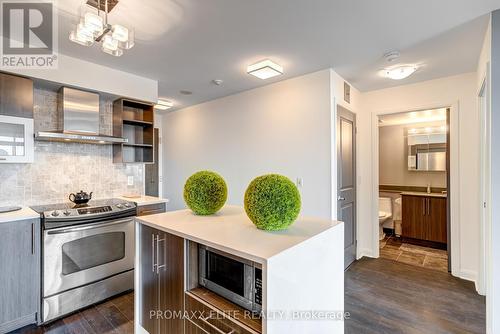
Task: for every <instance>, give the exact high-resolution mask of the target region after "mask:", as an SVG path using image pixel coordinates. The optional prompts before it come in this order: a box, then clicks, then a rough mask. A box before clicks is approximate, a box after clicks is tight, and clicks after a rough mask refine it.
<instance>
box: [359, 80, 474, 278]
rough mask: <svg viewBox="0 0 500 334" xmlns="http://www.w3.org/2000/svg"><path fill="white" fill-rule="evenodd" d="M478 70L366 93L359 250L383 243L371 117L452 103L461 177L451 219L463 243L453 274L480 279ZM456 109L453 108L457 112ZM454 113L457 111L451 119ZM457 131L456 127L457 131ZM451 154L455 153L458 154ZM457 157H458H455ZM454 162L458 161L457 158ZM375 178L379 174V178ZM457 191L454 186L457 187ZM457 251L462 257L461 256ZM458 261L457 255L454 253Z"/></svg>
mask: <svg viewBox="0 0 500 334" xmlns="http://www.w3.org/2000/svg"><path fill="white" fill-rule="evenodd" d="M476 80H477V77H476V73H469V74H463V75H458V76H453V77H448V78H442V79H437V80H431V81H426V82H421V83H417V84H411V85H404V86H399V87H394V88H389V89H383V90H377V91H372V92H368V93H364V94H363V96H362V103H363V105H362V108H361V114H360V117H359V118H358V151H360V154H359V155H358V166H359V168H358V175H359V179H358V194H359V195H360V197H361V198H360V202H359V204H360V208H362V209H360V211H359V215H358V226H359V230H360V233H359V239H358V242H359V244H360V246H359V249H360V250H361V251H362V252H363V253H364V254H365V255H368V256H373V255H374V254H373V253H374V252H375V250H376V249H378V245H377V244H375V242H376V239H375V238H373V235H374V233H376V231H374V227H375V224H374V223H373V221H374V218H373V217H372V215H373V212H374V210H373V208H372V206H373V203H374V199H373V198H372V192H373V184H374V182H375V181H376V180H374V175H372V171H373V170H374V168H376V167H375V166H374V165H373V161H374V157H373V156H372V142H371V140H372V117H373V114H375V113H381V112H402V111H410V110H419V109H422V108H428V107H438V106H441V107H443V106H452V105H455V106H456V108H457V109H458V110H457V111H456V112H458V119H457V121H458V122H457V123H458V128H457V129H455V131H456V132H455V135H457V132H458V141H459V146H458V147H459V151H458V152H456V153H457V157H458V165H459V175H458V176H457V179H458V180H459V189H458V190H459V191H458V193H459V196H455V199H456V200H458V201H459V203H455V204H456V206H458V208H459V209H458V210H459V214H458V215H457V216H456V217H453V216H452V217H453V219H452V225H455V226H459V235H458V236H457V237H458V238H459V240H460V241H459V245H453V244H452V247H453V246H455V247H458V248H459V249H458V250H456V251H455V253H454V254H455V257H454V260H455V261H457V260H458V263H456V267H457V268H456V270H455V271H454V274H455V275H457V276H460V277H463V278H466V279H469V280H473V281H476V279H477V275H478V269H479V268H478V256H479V218H478V217H479V202H478V201H477V198H478V193H479V179H478V178H479V174H478V163H477V161H478V158H479V155H478V154H479V152H478V145H479V134H478V130H479V119H478V111H477V107H476ZM452 112H453V111H452ZM453 117H454V116H453V115H452V118H453ZM452 135H453V129H452ZM453 154H454V153H453V152H452V156H453ZM452 159H453V158H452ZM452 161H453V160H452ZM375 177H376V176H375ZM452 191H453V189H452ZM457 253H458V255H459V256H457ZM452 259H453V255H452Z"/></svg>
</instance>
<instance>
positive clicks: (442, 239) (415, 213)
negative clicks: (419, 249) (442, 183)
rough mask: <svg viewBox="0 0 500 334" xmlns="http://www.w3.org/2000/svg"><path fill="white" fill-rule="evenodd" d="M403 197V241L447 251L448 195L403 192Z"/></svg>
mask: <svg viewBox="0 0 500 334" xmlns="http://www.w3.org/2000/svg"><path fill="white" fill-rule="evenodd" d="M401 197H402V208H401V214H402V227H403V233H402V237H403V241H404V242H408V243H416V244H421V245H424V246H428V247H435V248H441V249H446V244H447V235H448V234H447V196H446V194H441V193H431V194H428V193H424V192H403V193H402V194H401Z"/></svg>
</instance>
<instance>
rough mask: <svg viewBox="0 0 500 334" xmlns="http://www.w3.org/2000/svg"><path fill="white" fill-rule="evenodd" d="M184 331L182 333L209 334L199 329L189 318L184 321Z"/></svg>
mask: <svg viewBox="0 0 500 334" xmlns="http://www.w3.org/2000/svg"><path fill="white" fill-rule="evenodd" d="M185 324H186V325H185V327H184V328H185V331H184V334H210V333H209V332H207V331H205V330H203V329H201V328H200V327H198V326H197V325H195V324H194V323H193V322H191V321H190V320H186V321H185Z"/></svg>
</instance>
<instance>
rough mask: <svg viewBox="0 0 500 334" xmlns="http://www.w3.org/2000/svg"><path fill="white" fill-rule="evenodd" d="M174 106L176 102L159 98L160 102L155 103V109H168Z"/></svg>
mask: <svg viewBox="0 0 500 334" xmlns="http://www.w3.org/2000/svg"><path fill="white" fill-rule="evenodd" d="M173 106H174V104H173V103H172V101H168V100H161V99H160V100H158V103H157V104H155V107H154V108H155V109H158V110H168V109H170V108H172V107H173Z"/></svg>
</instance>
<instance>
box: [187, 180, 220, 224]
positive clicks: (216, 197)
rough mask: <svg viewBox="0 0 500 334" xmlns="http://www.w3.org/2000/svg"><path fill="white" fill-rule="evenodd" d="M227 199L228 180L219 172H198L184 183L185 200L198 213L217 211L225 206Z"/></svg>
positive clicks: (208, 213)
mask: <svg viewBox="0 0 500 334" xmlns="http://www.w3.org/2000/svg"><path fill="white" fill-rule="evenodd" d="M226 199H227V185H226V181H224V179H223V178H222V176H220V175H219V174H217V173H214V172H211V171H200V172H197V173H195V174H193V175H191V176H190V177H189V178H188V179H187V181H186V184H185V185H184V201H185V202H186V204H187V206H188V207H189V208H190V209H191V210H193V212H194V213H196V214H197V215H211V214H214V213H216V212H217V211H219V210H220V209H221V208H222V207H223V206H224V203H226Z"/></svg>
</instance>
